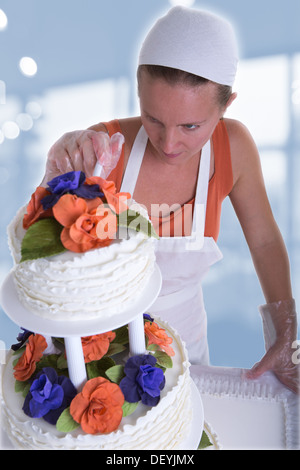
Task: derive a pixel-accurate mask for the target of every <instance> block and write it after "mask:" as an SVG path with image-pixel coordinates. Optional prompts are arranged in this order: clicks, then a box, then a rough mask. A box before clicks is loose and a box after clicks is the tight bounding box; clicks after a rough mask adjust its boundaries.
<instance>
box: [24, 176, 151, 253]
mask: <svg viewBox="0 0 300 470" xmlns="http://www.w3.org/2000/svg"><path fill="white" fill-rule="evenodd" d="M47 184H48V187H47V188H44V187H42V186H39V187H38V188H37V189H36V191H35V192H34V193H33V194H32V196H31V200H30V202H29V204H28V206H27V213H26V214H25V215H24V218H23V227H24V229H25V230H26V233H25V236H24V238H23V241H22V246H21V254H22V259H21V261H26V260H31V259H36V258H41V257H45V256H52V255H56V254H59V253H61V252H63V251H65V250H70V251H73V252H76V253H83V252H85V251H88V250H91V249H93V248H101V247H105V246H107V245H109V244H110V243H111V242H112V240H113V239H115V238H117V236H118V234H117V232H118V227H121V226H122V227H127V228H130V229H133V230H137V231H143V232H144V233H146V234H147V235H148V236H153V237H155V238H157V235H156V233H155V231H154V229H153V227H152V225H151V223H150V222H149V221H148V220H147V219H145V218H144V217H143V216H142V215H141V214H139V213H137V212H134V211H132V210H130V209H128V206H127V201H128V199H130V198H131V195H130V194H129V193H118V192H117V191H116V187H115V184H114V183H113V182H112V181H106V180H104V179H103V178H100V177H97V176H92V177H90V178H87V177H86V176H85V174H84V173H83V172H82V171H71V172H69V173H65V174H63V175H59V176H57V177H55V178H53V179H52V180H51V181H49V182H48V183H47Z"/></svg>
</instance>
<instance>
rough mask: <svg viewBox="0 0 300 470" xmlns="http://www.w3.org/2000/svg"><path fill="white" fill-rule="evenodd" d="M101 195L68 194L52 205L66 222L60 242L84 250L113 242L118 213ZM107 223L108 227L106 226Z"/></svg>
mask: <svg viewBox="0 0 300 470" xmlns="http://www.w3.org/2000/svg"><path fill="white" fill-rule="evenodd" d="M103 207H104V205H103V203H102V201H101V199H100V198H95V199H92V200H87V201H86V200H85V199H82V198H79V197H77V196H75V195H72V194H65V195H64V196H62V197H61V198H60V199H59V201H58V202H57V203H56V204H55V205H54V207H53V214H54V217H55V218H56V220H57V221H58V222H59V223H60V224H61V225H63V226H64V229H63V230H62V232H61V237H60V238H61V242H62V244H63V245H64V247H65V248H66V249H67V250H70V251H73V252H76V253H83V252H85V251H88V250H91V249H93V248H100V247H103V246H107V245H109V244H110V243H111V240H112V239H113V238H114V235H115V234H116V232H117V217H116V215H115V214H113V213H112V211H111V210H110V209H109V208H105V210H99V208H100V209H101V208H103ZM107 227H108V228H107Z"/></svg>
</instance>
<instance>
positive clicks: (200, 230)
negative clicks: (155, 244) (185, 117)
mask: <svg viewBox="0 0 300 470" xmlns="http://www.w3.org/2000/svg"><path fill="white" fill-rule="evenodd" d="M147 142H148V135H147V133H146V131H145V129H144V126H141V127H140V129H139V131H138V133H137V136H136V138H135V141H134V143H133V146H132V149H131V153H130V156H129V159H128V163H127V166H126V170H125V174H124V177H123V181H122V185H121V189H120V192H122V191H123V192H124V191H126V192H128V193H130V194H131V195H133V193H134V189H135V185H136V182H137V179H138V175H139V171H140V168H141V165H142V161H143V158H144V153H145V150H146V146H147ZM210 150H211V148H210V140H209V141H208V142H206V144H205V145H204V146H203V148H202V151H201V159H200V165H199V172H198V182H197V189H196V197H195V204H194V214H193V227H192V233H194V234H197V237H199V238H202V237H203V236H204V226H205V214H206V202H207V193H208V182H209V169H210Z"/></svg>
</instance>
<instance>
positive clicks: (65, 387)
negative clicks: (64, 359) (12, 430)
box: [23, 367, 77, 424]
mask: <svg viewBox="0 0 300 470" xmlns="http://www.w3.org/2000/svg"><path fill="white" fill-rule="evenodd" d="M76 394H77V390H76V389H75V387H74V385H73V384H72V382H71V380H70V379H68V378H67V377H65V376H63V375H61V376H58V375H57V373H56V371H55V370H54V369H53V368H52V367H44V368H43V369H42V370H41V371H40V372H39V373H38V374H37V375H36V377H35V379H34V380H33V382H32V384H31V387H30V391H29V392H28V394H27V396H26V398H25V401H24V405H23V411H24V413H25V414H27V415H28V416H30V417H31V418H44V419H45V421H47V422H48V423H50V424H56V421H57V420H58V418H59V416H60V415H61V413H62V412H63V410H64V409H65V408H67V407H68V406H69V405H70V403H71V401H72V400H73V398H74V397H75V395H76Z"/></svg>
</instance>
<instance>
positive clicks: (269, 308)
mask: <svg viewBox="0 0 300 470" xmlns="http://www.w3.org/2000/svg"><path fill="white" fill-rule="evenodd" d="M259 312H260V314H261V317H262V321H263V331H264V338H265V347H266V351H267V352H266V354H265V355H264V357H263V358H262V359H261V361H260V362H258V363H257V364H255V365H254V366H253V368H252V369H251V370H250V371H248V372H247V373H246V377H247V378H250V379H256V378H257V377H259V376H261V375H262V374H263V373H264V372H266V371H268V370H271V371H273V372H274V374H275V375H276V377H277V378H278V380H280V382H281V383H283V384H284V385H285V386H286V387H288V388H289V389H291V390H292V391H293V392H295V393H299V365H297V364H294V363H293V360H292V356H293V352H294V349H293V348H294V346H293V343H294V341H296V338H297V314H296V307H295V301H294V299H291V300H283V301H278V302H273V303H270V304H265V305H262V306H260V307H259Z"/></svg>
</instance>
